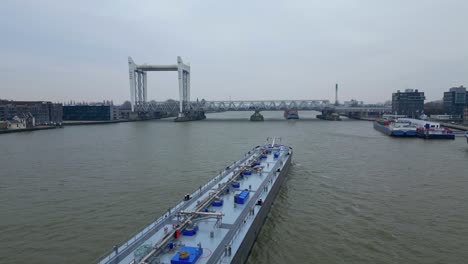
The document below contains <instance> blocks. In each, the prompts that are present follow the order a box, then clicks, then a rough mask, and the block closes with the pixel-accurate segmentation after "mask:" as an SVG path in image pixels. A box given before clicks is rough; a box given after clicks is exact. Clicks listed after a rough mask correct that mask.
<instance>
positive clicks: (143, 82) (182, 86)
mask: <svg viewBox="0 0 468 264" xmlns="http://www.w3.org/2000/svg"><path fill="white" fill-rule="evenodd" d="M148 71H177V73H178V78H179V114H178V115H179V117H184V116H185V113H187V112H188V111H190V66H189V65H187V64H184V62H183V61H182V58H180V57H177V64H174V65H148V64H142V65H138V64H135V62H134V61H133V59H132V58H131V57H128V74H129V76H128V77H129V81H130V97H131V104H132V111H138V110H140V109H144V107H145V105H146V103H147V77H146V73H147V72H148Z"/></svg>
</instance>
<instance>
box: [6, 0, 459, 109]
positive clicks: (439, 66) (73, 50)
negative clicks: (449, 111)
mask: <svg viewBox="0 0 468 264" xmlns="http://www.w3.org/2000/svg"><path fill="white" fill-rule="evenodd" d="M0 33H1V38H0V55H1V58H2V61H1V62H0V81H1V83H0V98H6V99H22V100H36V99H39V100H52V101H68V100H76V101H83V100H85V101H102V100H114V102H123V101H124V100H128V99H129V97H130V94H129V82H128V68H127V67H128V65H127V57H128V56H132V57H133V59H134V60H135V62H136V63H137V64H143V63H152V64H175V63H176V57H177V56H178V55H180V56H182V58H183V60H184V61H185V62H189V63H190V65H191V70H192V74H191V96H192V99H195V98H197V97H198V98H200V99H201V98H205V99H207V100H223V99H229V98H231V99H232V100H234V99H330V100H332V99H333V96H334V84H335V83H336V82H338V83H339V85H340V95H339V97H340V100H341V101H342V100H349V99H351V98H356V99H359V100H364V101H366V102H383V101H385V100H388V99H390V98H391V93H392V92H393V91H396V90H397V89H405V88H416V89H420V90H423V91H425V92H426V97H427V99H429V100H435V99H440V98H441V97H442V93H443V91H444V90H447V89H448V88H449V87H452V86H458V85H462V84H463V85H465V86H467V85H468V1H466V0H460V1H457V0H445V1H444V0H439V1H435V0H424V1H423V0H420V1H416V0H412V1H411V0H385V1H378V0H362V1H354V0H342V1H323V0H320V1H312V0H309V1H252V0H250V1H239V0H237V1H219V0H214V1H201V0H199V1H154V0H152V1H142V0H140V1H117V0H108V1H104V0H103V1H88V0H85V1H83V0H80V1H64V0H57V1H51V0H40V1H39V0H37V1H23V0H13V1H9V0H6V1H5V0H3V1H1V3H0ZM177 96H178V86H177V73H176V72H153V73H149V74H148V97H149V98H151V99H155V100H157V101H160V100H165V99H168V98H177Z"/></svg>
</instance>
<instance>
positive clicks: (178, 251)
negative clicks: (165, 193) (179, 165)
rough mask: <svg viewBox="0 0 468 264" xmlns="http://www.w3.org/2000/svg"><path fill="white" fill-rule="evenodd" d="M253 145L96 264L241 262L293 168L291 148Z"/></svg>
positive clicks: (276, 145) (245, 258) (212, 263)
mask: <svg viewBox="0 0 468 264" xmlns="http://www.w3.org/2000/svg"><path fill="white" fill-rule="evenodd" d="M276 142H277V140H276V139H272V141H271V143H269V144H267V145H263V146H257V147H255V148H253V149H252V150H250V151H248V152H247V153H246V154H245V155H244V157H243V158H242V159H240V160H239V161H237V162H235V163H233V164H232V165H230V166H228V167H226V169H225V170H223V171H222V172H221V173H220V174H219V175H217V176H216V177H214V178H213V179H212V180H210V181H209V182H208V183H206V184H205V185H204V186H201V187H200V188H199V189H197V190H196V191H195V192H194V193H192V194H187V195H185V196H184V197H183V200H182V201H181V202H180V203H179V204H178V205H176V206H175V207H173V208H171V209H170V210H168V211H167V212H166V213H165V214H164V215H163V216H161V217H160V218H159V219H157V220H156V221H154V222H152V223H151V224H149V225H148V226H147V227H146V228H144V229H143V230H142V231H141V232H139V233H138V234H137V235H136V236H134V237H132V238H130V239H129V240H128V241H127V242H125V243H123V244H121V245H116V246H114V248H113V250H112V252H111V253H109V254H108V255H107V256H106V257H104V258H102V259H101V260H100V261H99V263H100V264H137V263H138V264H143V263H151V264H157V263H159V264H162V263H166V264H168V263H171V264H195V263H196V264H205V263H208V264H214V263H244V262H245V261H246V260H247V258H248V256H249V253H250V250H251V248H252V246H253V244H254V242H255V240H256V237H257V235H258V234H259V233H260V229H261V228H262V226H263V223H264V221H265V219H266V217H267V215H268V212H269V211H270V208H271V205H272V203H273V201H274V199H275V197H276V195H277V193H278V191H279V189H280V187H281V185H282V183H283V182H284V180H285V178H286V175H287V173H288V169H289V167H290V166H291V159H292V148H290V147H288V146H284V145H280V144H277V143H276Z"/></svg>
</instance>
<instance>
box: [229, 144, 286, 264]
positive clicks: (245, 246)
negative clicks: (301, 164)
mask: <svg viewBox="0 0 468 264" xmlns="http://www.w3.org/2000/svg"><path fill="white" fill-rule="evenodd" d="M291 159H292V153H291V155H289V158H288V160H287V161H286V163H285V165H284V167H283V169H282V170H281V172H280V174H279V176H278V179H277V180H276V181H275V184H274V185H273V187H272V190H271V191H270V192H269V194H268V196H267V197H266V199H265V201H264V202H263V205H262V206H260V210H259V212H258V214H257V217H256V218H255V220H254V222H253V224H252V225H251V226H250V228H249V231H248V232H247V235H246V237H245V238H244V240H243V241H242V243H241V245H240V247H239V250H237V252H236V254H235V255H234V258H233V259H232V261H231V263H235V264H243V263H245V262H246V261H247V259H248V257H249V255H250V251H251V250H252V246H253V245H254V243H255V240H256V239H257V236H258V234H259V233H260V231H261V229H262V227H263V224H264V223H265V220H266V218H267V216H268V213H269V212H270V209H271V206H272V204H273V201H274V200H275V198H276V195H277V194H278V192H279V190H280V188H281V185H282V184H283V182H284V181H285V179H286V175H287V173H288V171H289V167H290V165H291Z"/></svg>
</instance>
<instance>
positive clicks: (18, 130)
mask: <svg viewBox="0 0 468 264" xmlns="http://www.w3.org/2000/svg"><path fill="white" fill-rule="evenodd" d="M56 128H61V127H59V126H37V127H33V128H22V129H6V130H0V134H9V133H19V132H28V131H36V130H47V129H56Z"/></svg>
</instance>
